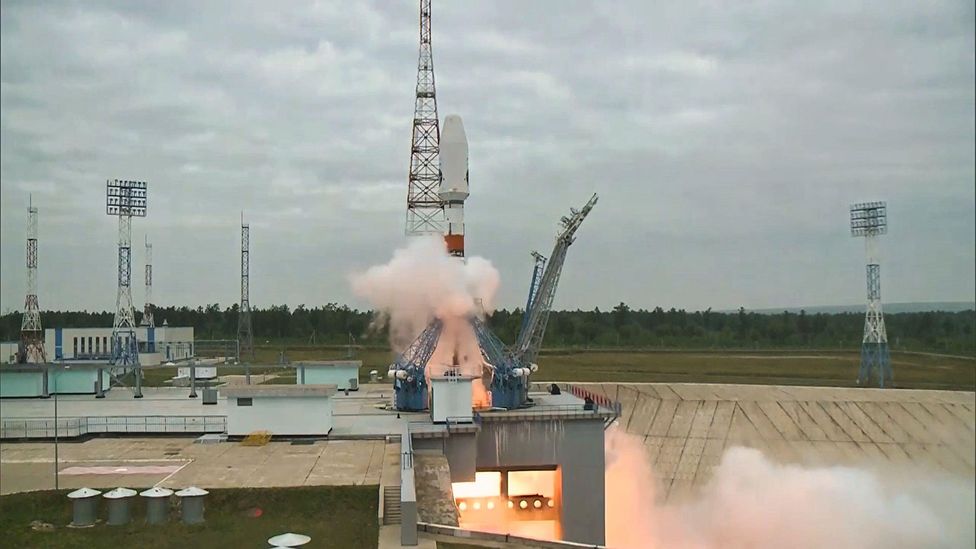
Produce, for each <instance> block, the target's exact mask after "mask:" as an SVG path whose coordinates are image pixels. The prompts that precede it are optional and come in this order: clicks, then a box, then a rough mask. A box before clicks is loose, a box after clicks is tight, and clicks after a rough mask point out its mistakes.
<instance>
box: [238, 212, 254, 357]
mask: <svg viewBox="0 0 976 549" xmlns="http://www.w3.org/2000/svg"><path fill="white" fill-rule="evenodd" d="M250 268H251V227H250V225H249V224H247V223H244V214H243V213H242V214H241V306H240V310H239V311H238V316H237V347H238V353H239V356H240V357H241V358H243V357H247V358H248V359H250V360H254V333H253V332H252V331H251V297H250V293H251V284H250Z"/></svg>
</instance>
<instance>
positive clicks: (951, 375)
mask: <svg viewBox="0 0 976 549" xmlns="http://www.w3.org/2000/svg"><path fill="white" fill-rule="evenodd" d="M279 353H280V349H279V348H272V347H258V348H257V349H256V353H255V354H256V356H255V365H254V366H251V367H250V370H251V373H252V374H261V373H275V374H278V375H279V376H280V377H278V378H276V379H273V380H271V381H269V382H268V383H274V384H280V383H294V381H295V374H294V370H293V369H291V368H286V367H281V366H278V365H277V364H276V363H277V361H278V358H279ZM285 356H286V357H287V359H288V360H289V361H292V362H294V361H299V360H337V359H344V358H345V357H346V356H347V355H346V350H345V348H339V347H314V346H302V347H295V348H289V349H287V350H286V352H285ZM353 358H354V359H355V360H362V361H363V367H362V369H361V370H360V382H366V381H368V379H369V371H370V370H377V371H378V372H379V373H380V376H381V378H383V376H385V374H386V371H387V368H388V367H389V364H390V362H391V361H392V360H393V354H392V353H391V352H390V351H389V350H386V349H373V348H368V349H358V350H357V351H356V352H355V354H354V356H353ZM891 361H892V367H893V369H894V375H895V379H894V383H893V386H894V387H898V388H911V389H950V390H965V391H973V390H976V358H972V357H952V356H943V355H934V354H924V353H907V352H895V353H892V355H891ZM859 362H860V354H859V353H858V352H856V351H837V350H825V351H816V350H796V351H781V350H772V351H724V350H723V351H654V350H639V351H635V350H555V349H554V350H546V351H544V352H543V354H542V355H541V356H540V357H539V373H538V374H537V375H535V376H533V380H534V381H587V382H599V381H605V382H667V383H747V384H765V385H816V386H829V387H855V386H856V383H855V379H856V377H857V370H858V364H859ZM175 373H176V368H175V367H168V368H154V369H147V370H145V375H146V377H145V382H144V383H145V385H147V386H160V385H164V384H165V383H164V381H165V380H167V379H170V378H171V377H173V376H174V375H175ZM243 373H244V367H243V366H221V367H220V375H227V374H243Z"/></svg>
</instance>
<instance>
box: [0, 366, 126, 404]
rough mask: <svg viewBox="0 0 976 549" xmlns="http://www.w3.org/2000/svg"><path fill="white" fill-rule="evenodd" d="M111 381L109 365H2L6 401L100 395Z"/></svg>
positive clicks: (0, 383)
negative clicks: (64, 395)
mask: <svg viewBox="0 0 976 549" xmlns="http://www.w3.org/2000/svg"><path fill="white" fill-rule="evenodd" d="M99 377H101V384H100V385H99ZM110 381H111V379H110V376H109V373H108V365H107V364H83V365H82V364H70V365H58V364H6V365H0V397H3V398H12V397H35V398H36V397H47V396H49V395H52V394H54V393H57V394H98V393H100V392H102V391H107V390H108V389H109V387H110V385H111V383H110Z"/></svg>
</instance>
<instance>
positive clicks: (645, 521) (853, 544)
mask: <svg viewBox="0 0 976 549" xmlns="http://www.w3.org/2000/svg"><path fill="white" fill-rule="evenodd" d="M905 473H906V471H899V473H898V474H895V473H891V474H886V473H885V472H883V471H880V470H869V469H859V468H854V467H823V468H808V467H801V466H798V465H782V464H777V463H774V462H772V461H770V460H769V459H767V458H766V457H765V456H764V455H763V454H762V453H761V452H759V451H758V450H754V449H749V448H730V449H729V450H727V451H726V453H725V455H724V456H723V458H722V461H721V463H720V465H719V466H718V467H717V468H716V469H715V471H714V476H713V477H712V479H711V481H710V482H709V483H708V484H707V485H706V486H704V488H703V489H702V491H701V493H700V494H699V495H698V496H697V497H696V498H695V499H694V500H693V501H690V502H688V503H685V504H669V505H662V504H656V503H655V495H654V488H655V481H654V478H653V474H652V471H651V468H650V466H649V464H648V460H647V457H646V453H645V450H644V448H643V446H642V445H641V442H640V440H639V439H637V438H635V437H633V436H632V435H628V434H625V433H622V432H619V431H617V430H615V429H611V430H610V431H608V435H607V543H608V546H610V547H613V548H618V549H645V548H662V549H663V548H669V549H670V548H678V549H690V548H694V549H712V548H732V549H735V548H746V547H749V548H765V547H769V548H780V547H791V548H815V547H816V548H819V547H831V548H898V547H906V548H907V547H973V546H974V542H976V534H974V518H973V514H974V511H976V507H974V497H976V491H974V484H973V479H972V478H949V477H940V476H938V475H936V474H933V473H932V472H931V471H930V470H928V469H924V470H923V469H920V468H919V469H915V470H913V471H908V472H907V473H908V474H905Z"/></svg>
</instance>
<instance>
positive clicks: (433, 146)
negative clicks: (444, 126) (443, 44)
mask: <svg viewBox="0 0 976 549" xmlns="http://www.w3.org/2000/svg"><path fill="white" fill-rule="evenodd" d="M430 35H431V27H430V0H420V55H419V58H418V62H417V94H416V101H415V103H414V114H413V132H412V135H411V144H410V177H409V184H408V186H407V223H406V234H407V235H408V236H411V235H424V234H443V233H444V207H443V204H442V202H441V199H440V196H439V190H440V183H441V170H440V160H439V158H438V155H439V153H440V136H441V132H440V125H439V123H438V118H437V94H436V92H435V90H434V54H433V50H432V48H431V41H430Z"/></svg>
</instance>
